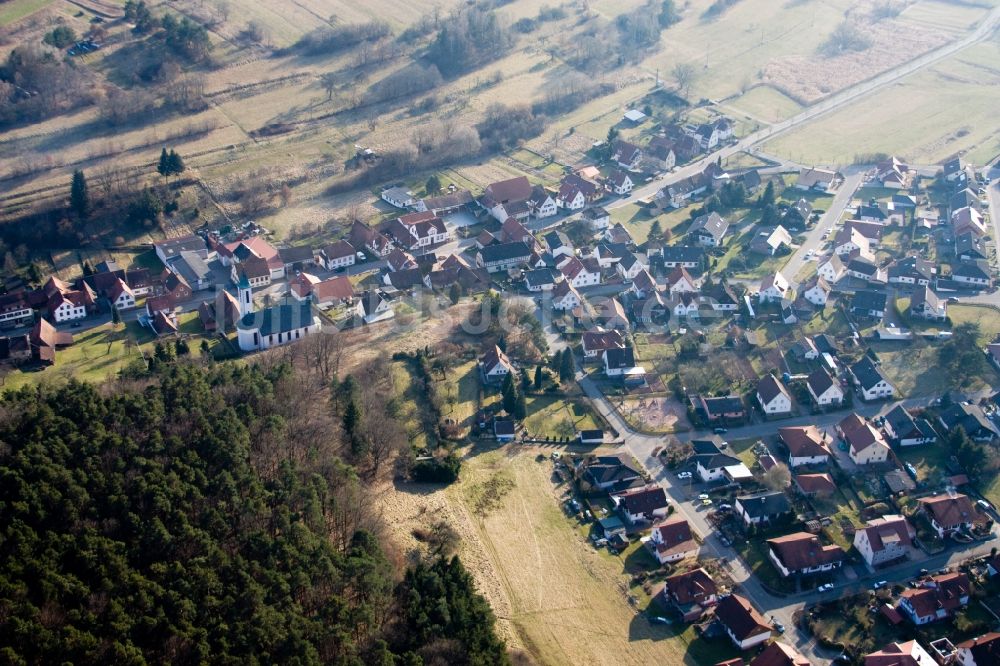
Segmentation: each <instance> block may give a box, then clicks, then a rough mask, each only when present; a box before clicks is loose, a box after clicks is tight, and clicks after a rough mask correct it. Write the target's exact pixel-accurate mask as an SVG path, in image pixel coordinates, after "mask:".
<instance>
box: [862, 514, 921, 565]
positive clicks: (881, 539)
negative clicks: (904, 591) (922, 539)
mask: <svg viewBox="0 0 1000 666" xmlns="http://www.w3.org/2000/svg"><path fill="white" fill-rule="evenodd" d="M916 536H917V532H916V530H914V529H913V527H912V526H911V525H910V523H909V522H908V521H907V520H906V518H905V517H904V516H900V515H895V514H890V515H887V516H882V517H881V518H874V519H872V520H869V521H868V522H866V523H865V526H864V527H863V528H861V529H859V530H857V531H856V532H855V533H854V548H855V549H856V550H857V551H858V552H859V553H861V557H863V558H864V560H865V562H866V563H867V564H868V566H869V567H877V566H879V565H882V564H885V563H887V562H894V561H896V560H899V559H901V558H904V557H908V556H909V555H910V550H911V549H912V548H913V539H914V538H916Z"/></svg>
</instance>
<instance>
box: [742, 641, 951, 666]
mask: <svg viewBox="0 0 1000 666" xmlns="http://www.w3.org/2000/svg"><path fill="white" fill-rule="evenodd" d="M750 666H812V662H810V661H809V660H808V659H806V658H805V657H803V656H802V655H801V654H799V651H798V650H796V649H795V648H793V647H792V646H790V645H785V644H784V643H779V642H777V641H775V642H774V643H771V644H770V645H768V646H767V647H766V648H764V650H763V652H761V653H760V654H758V655H757V656H756V657H754V659H753V661H751V662H750ZM927 666H932V665H931V664H928V665H927Z"/></svg>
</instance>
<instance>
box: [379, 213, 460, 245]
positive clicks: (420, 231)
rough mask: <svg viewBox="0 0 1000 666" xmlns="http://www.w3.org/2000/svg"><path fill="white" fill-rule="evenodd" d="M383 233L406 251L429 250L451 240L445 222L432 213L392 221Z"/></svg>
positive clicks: (409, 215) (411, 214)
mask: <svg viewBox="0 0 1000 666" xmlns="http://www.w3.org/2000/svg"><path fill="white" fill-rule="evenodd" d="M383 231H384V232H385V233H386V234H387V235H388V236H390V237H392V238H393V240H395V241H396V242H397V243H399V245H400V246H402V247H403V248H404V249H406V250H417V249H421V248H429V247H432V246H434V245H440V244H441V243H446V242H448V240H450V239H451V233H450V232H449V231H448V227H447V225H445V223H444V220H442V219H441V218H440V217H438V216H437V215H435V214H434V213H432V212H430V211H425V212H423V213H407V214H406V215H402V216H400V217H398V218H396V219H394V220H390V221H389V222H388V224H386V225H385V226H384V227H383Z"/></svg>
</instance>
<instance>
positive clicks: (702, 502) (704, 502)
mask: <svg viewBox="0 0 1000 666" xmlns="http://www.w3.org/2000/svg"><path fill="white" fill-rule="evenodd" d="M701 505H702V506H712V500H710V499H708V498H707V497H706V498H705V499H703V500H702V501H701Z"/></svg>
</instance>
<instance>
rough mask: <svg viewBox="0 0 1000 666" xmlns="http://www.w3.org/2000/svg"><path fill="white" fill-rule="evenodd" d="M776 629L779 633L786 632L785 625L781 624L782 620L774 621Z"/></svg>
mask: <svg viewBox="0 0 1000 666" xmlns="http://www.w3.org/2000/svg"><path fill="white" fill-rule="evenodd" d="M774 631H775V632H776V633H778V634H783V633H785V625H783V624H781V623H780V622H775V623H774Z"/></svg>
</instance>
